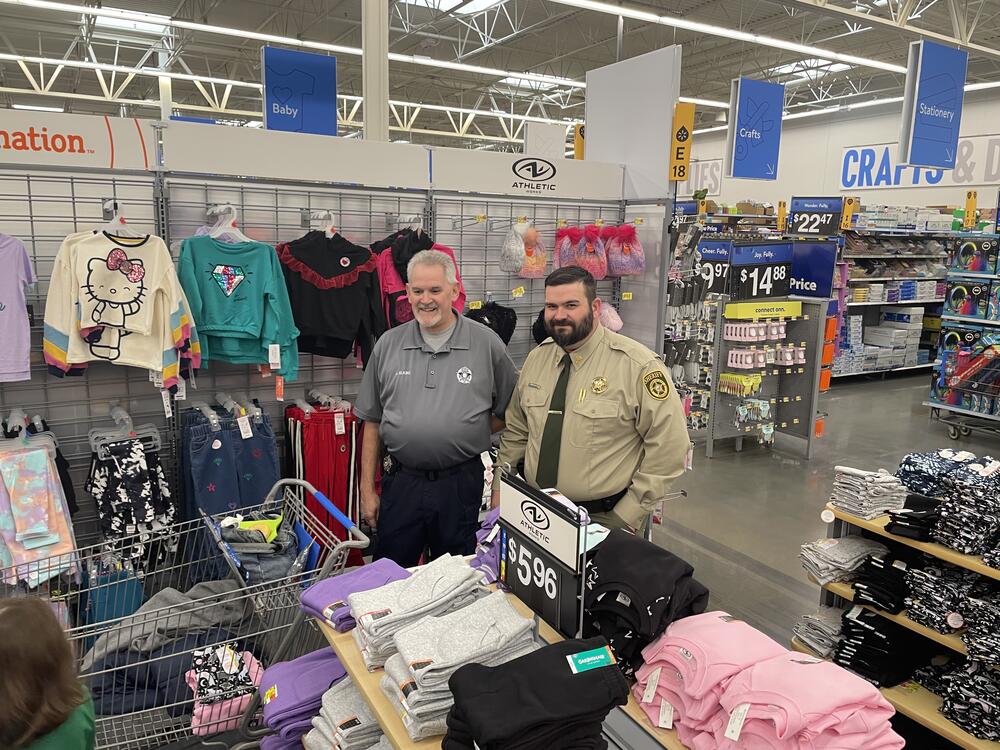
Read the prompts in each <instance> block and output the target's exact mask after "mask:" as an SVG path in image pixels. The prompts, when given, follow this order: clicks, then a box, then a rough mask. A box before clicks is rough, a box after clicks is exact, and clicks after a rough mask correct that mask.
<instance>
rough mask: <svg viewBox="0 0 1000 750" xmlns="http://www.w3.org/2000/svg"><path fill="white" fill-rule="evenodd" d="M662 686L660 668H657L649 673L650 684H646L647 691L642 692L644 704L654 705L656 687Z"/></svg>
mask: <svg viewBox="0 0 1000 750" xmlns="http://www.w3.org/2000/svg"><path fill="white" fill-rule="evenodd" d="M659 684H660V667H657V668H656V669H654V670H653V671H652V672H650V673H649V682H647V683H646V689H645V690H644V691H642V702H643V703H652V702H653V696H654V695H656V686H657V685H659Z"/></svg>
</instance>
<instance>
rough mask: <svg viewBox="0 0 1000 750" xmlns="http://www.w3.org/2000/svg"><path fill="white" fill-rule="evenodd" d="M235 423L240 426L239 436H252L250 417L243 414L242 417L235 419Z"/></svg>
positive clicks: (245, 437)
mask: <svg viewBox="0 0 1000 750" xmlns="http://www.w3.org/2000/svg"><path fill="white" fill-rule="evenodd" d="M236 424H238V425H239V427H240V437H241V438H243V439H244V440H246V439H247V438H252V437H253V428H252V427H251V426H250V417H248V416H247V415H246V414H244V415H243V416H242V417H240V418H239V419H237V420H236Z"/></svg>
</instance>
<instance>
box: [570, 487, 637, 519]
mask: <svg viewBox="0 0 1000 750" xmlns="http://www.w3.org/2000/svg"><path fill="white" fill-rule="evenodd" d="M626 492H628V488H627V487H626V488H625V489H624V490H622V491H621V492H616V493H615V494H613V495H608V496H607V497H602V498H599V499H597V500H584V501H582V502H578V503H577V505H579V506H580V507H581V508H585V509H586V510H587V512H588V513H608V512H610V511H611V510H612V509H613V508H614V507H615V506H616V505H618V501H619V500H621V499H622V498H623V497H625V493H626Z"/></svg>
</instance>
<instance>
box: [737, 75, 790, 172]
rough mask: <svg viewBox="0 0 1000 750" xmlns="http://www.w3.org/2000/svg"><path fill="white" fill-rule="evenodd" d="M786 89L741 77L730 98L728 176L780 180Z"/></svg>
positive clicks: (778, 85)
mask: <svg viewBox="0 0 1000 750" xmlns="http://www.w3.org/2000/svg"><path fill="white" fill-rule="evenodd" d="M784 106H785V87H784V86H783V85H782V84H780V83H767V82H766V81H755V80H753V79H751V78H739V79H737V80H734V81H733V86H732V92H731V94H730V97H729V111H730V113H734V114H731V115H730V118H729V131H728V134H727V136H726V155H727V159H726V176H727V177H742V178H746V179H752V180H776V179H778V150H779V148H780V146H781V115H782V111H783V110H784Z"/></svg>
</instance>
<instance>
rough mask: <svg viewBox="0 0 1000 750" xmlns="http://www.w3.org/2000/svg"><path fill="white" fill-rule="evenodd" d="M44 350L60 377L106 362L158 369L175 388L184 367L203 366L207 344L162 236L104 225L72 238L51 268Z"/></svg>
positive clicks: (50, 369)
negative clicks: (123, 232)
mask: <svg viewBox="0 0 1000 750" xmlns="http://www.w3.org/2000/svg"><path fill="white" fill-rule="evenodd" d="M43 348H44V355H45V361H46V363H47V364H48V366H49V371H50V372H52V373H53V374H55V375H57V376H59V377H61V376H62V375H66V374H70V375H73V374H80V371H81V370H82V369H83V368H85V367H86V365H87V364H88V363H89V362H97V361H105V362H110V363H112V364H116V365H128V366H132V367H141V368H143V369H147V370H153V371H155V372H158V373H160V374H161V376H162V378H163V383H164V387H165V388H169V389H171V390H173V389H174V388H176V385H177V380H178V378H179V377H180V373H181V371H182V370H187V369H189V368H190V369H197V368H198V367H199V366H200V364H201V361H200V360H201V347H200V342H199V341H198V334H197V330H196V329H195V325H194V320H193V318H192V316H191V312H190V306H189V305H188V302H187V299H186V297H185V296H184V291H183V289H182V288H181V285H180V282H179V280H178V278H177V273H176V271H175V270H174V265H173V261H172V259H171V257H170V251H169V250H168V249H167V246H166V244H165V243H164V242H163V240H161V239H160V238H159V237H156V236H153V235H146V236H143V237H117V236H114V235H111V234H108V233H107V232H103V231H99V232H78V233H76V234H71V235H69V236H68V237H66V239H65V240H63V243H62V246H61V247H60V248H59V253H58V254H57V255H56V259H55V264H54V266H53V269H52V280H51V283H50V285H49V292H48V297H47V298H46V303H45V328H44V337H43Z"/></svg>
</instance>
